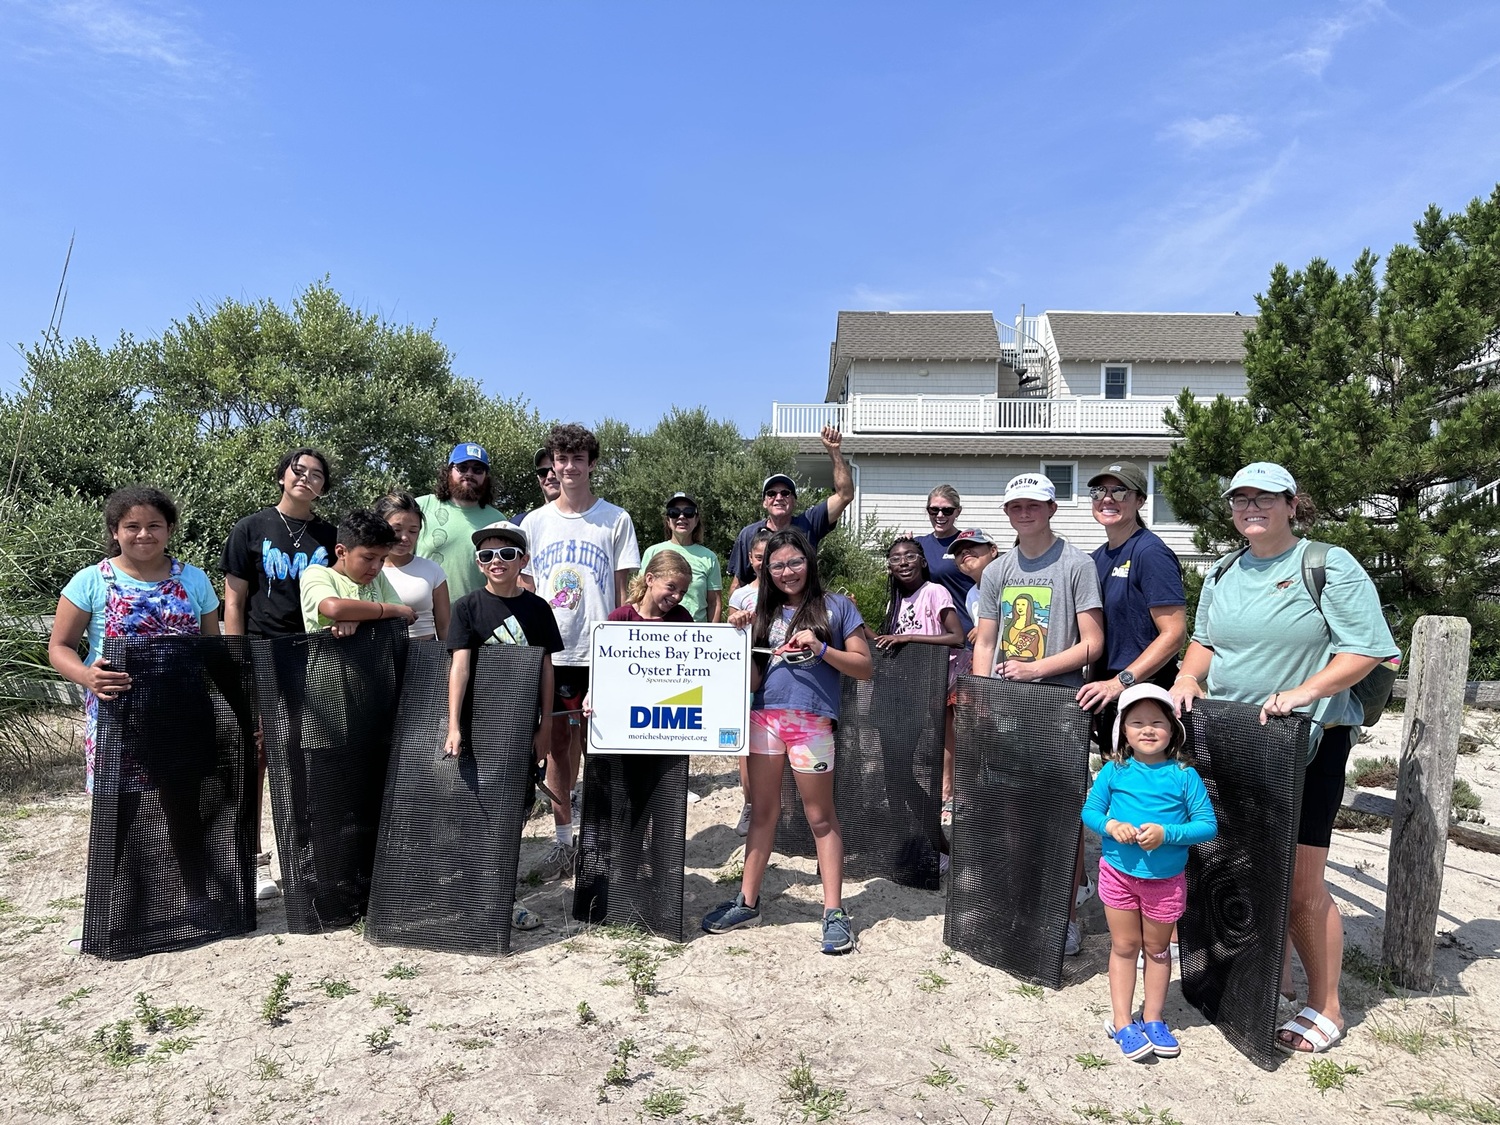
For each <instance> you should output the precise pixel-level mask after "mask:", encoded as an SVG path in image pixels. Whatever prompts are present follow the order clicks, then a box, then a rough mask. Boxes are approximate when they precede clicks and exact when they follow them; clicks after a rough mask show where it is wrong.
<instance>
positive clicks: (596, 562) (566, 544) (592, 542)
mask: <svg viewBox="0 0 1500 1125" xmlns="http://www.w3.org/2000/svg"><path fill="white" fill-rule="evenodd" d="M526 534H527V537H528V538H529V539H530V540H531V562H530V563H529V564H527V567H526V573H527V574H529V575H531V577H532V579H533V581H535V582H536V592H537V595H538V596H539V597H540V598H541V599H542V600H543V601H545V602H546V603H547V604H548V605H549V606H551V607H552V614H553V616H554V617H555V618H556V619H557V629H558V632H560V633H561V634H562V641H563V648H562V651H561V652H559V653H558V654H557V655H556V656H554V657H553V663H555V664H558V665H562V666H565V667H568V666H571V667H575V668H577V667H586V666H587V665H588V662H589V630H590V629H591V628H592V627H593V625H594V624H595V622H599V621H603V620H604V619H605V618H607V617H608V616H609V615H610V613H611V612H612V611H613V610H614V609H615V571H617V570H634V569H635V568H636V567H638V566H640V564H641V552H640V548H639V547H638V546H637V545H636V539H635V525H634V524H632V523H631V522H630V514H629V513H628V512H626V511H625V509H624V508H619V507H616V506H615V505H613V504H611V503H610V502H609V501H607V500H595V501H594V504H593V507H591V508H589V510H588V511H586V512H584V513H582V514H581V515H573V514H569V513H564V512H560V511H558V509H557V505H556V504H547V505H545V506H543V507H541V508H538V509H536V510H535V511H533V512H528V513H527V514H526Z"/></svg>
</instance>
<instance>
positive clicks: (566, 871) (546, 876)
mask: <svg viewBox="0 0 1500 1125" xmlns="http://www.w3.org/2000/svg"><path fill="white" fill-rule="evenodd" d="M577 859H578V845H577V844H564V843H561V842H558V843H554V844H553V845H552V848H551V850H550V851H548V852H547V854H546V855H545V856H543V857H542V861H541V862H540V863H538V864H537V865H536V866H535V867H533V868H532V869H531V870H530V871H529V872H528V873H527V878H529V879H540V880H541V881H542V882H543V883H550V882H552V880H554V879H566V878H568V877H569V876H571V875H572V874H573V864H574V862H575V861H576V860H577Z"/></svg>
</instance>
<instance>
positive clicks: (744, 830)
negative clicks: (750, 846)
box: [734, 801, 750, 836]
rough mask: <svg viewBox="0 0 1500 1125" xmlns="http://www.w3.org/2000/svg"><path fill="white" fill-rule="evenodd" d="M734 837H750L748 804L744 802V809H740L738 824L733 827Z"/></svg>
mask: <svg viewBox="0 0 1500 1125" xmlns="http://www.w3.org/2000/svg"><path fill="white" fill-rule="evenodd" d="M734 834H735V835H736V836H748V835H750V802H749V801H746V802H745V807H744V808H742V809H740V822H739V823H738V824H736V825H735V826H734Z"/></svg>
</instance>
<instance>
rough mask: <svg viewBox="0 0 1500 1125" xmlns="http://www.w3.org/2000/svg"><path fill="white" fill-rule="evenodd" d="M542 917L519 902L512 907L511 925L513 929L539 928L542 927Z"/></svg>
mask: <svg viewBox="0 0 1500 1125" xmlns="http://www.w3.org/2000/svg"><path fill="white" fill-rule="evenodd" d="M541 926H542V919H541V916H540V915H537V914H533V913H532V912H531V911H530V910H527V909H526V908H525V907H524V906H522V905H521V904H520V903H519V902H518V903H516V905H515V906H513V907H512V908H511V911H510V927H511V929H513V930H537V929H541Z"/></svg>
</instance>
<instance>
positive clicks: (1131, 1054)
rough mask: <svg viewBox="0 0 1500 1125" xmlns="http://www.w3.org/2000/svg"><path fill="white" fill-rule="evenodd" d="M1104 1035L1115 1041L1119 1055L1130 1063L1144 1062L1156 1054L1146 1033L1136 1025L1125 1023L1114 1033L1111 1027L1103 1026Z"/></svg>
mask: <svg viewBox="0 0 1500 1125" xmlns="http://www.w3.org/2000/svg"><path fill="white" fill-rule="evenodd" d="M1104 1034H1105V1035H1108V1036H1109V1037H1110V1038H1111V1039H1113V1040H1114V1041H1115V1046H1117V1047H1119V1048H1120V1054H1122V1055H1124V1056H1125V1058H1126V1059H1128V1060H1129V1061H1130V1062H1145V1061H1146V1060H1147V1059H1149V1058H1150V1057H1151V1056H1152V1055H1154V1054H1155V1053H1156V1048H1155V1047H1153V1046H1152V1045H1151V1040H1149V1039H1147V1038H1146V1033H1145V1032H1143V1031H1142V1030H1141V1025H1140V1024H1138V1023H1127V1024H1126V1025H1125V1026H1124V1027H1122V1028H1120V1030H1119V1031H1116V1030H1115V1029H1114V1027H1113V1025H1111V1024H1108V1023H1106V1024H1105V1025H1104Z"/></svg>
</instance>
